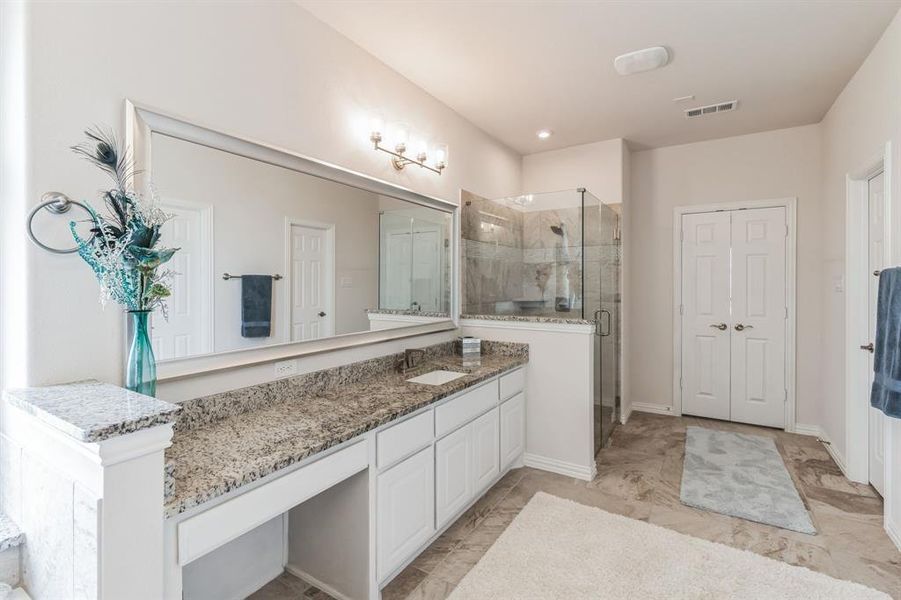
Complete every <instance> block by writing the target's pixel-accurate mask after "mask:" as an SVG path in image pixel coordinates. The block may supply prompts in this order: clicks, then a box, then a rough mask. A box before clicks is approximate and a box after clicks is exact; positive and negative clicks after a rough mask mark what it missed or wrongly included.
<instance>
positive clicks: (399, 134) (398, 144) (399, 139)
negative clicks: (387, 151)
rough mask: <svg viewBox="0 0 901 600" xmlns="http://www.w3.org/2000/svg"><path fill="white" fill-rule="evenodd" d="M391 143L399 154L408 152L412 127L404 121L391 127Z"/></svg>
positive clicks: (397, 122)
mask: <svg viewBox="0 0 901 600" xmlns="http://www.w3.org/2000/svg"><path fill="white" fill-rule="evenodd" d="M391 141H392V142H393V143H394V148H395V150H396V151H397V152H398V153H399V154H403V153H404V152H405V151H406V150H407V142H408V141H410V125H408V124H407V123H404V122H403V121H396V122H395V123H393V124H392V125H391Z"/></svg>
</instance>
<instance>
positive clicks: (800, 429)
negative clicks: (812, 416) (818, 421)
mask: <svg viewBox="0 0 901 600" xmlns="http://www.w3.org/2000/svg"><path fill="white" fill-rule="evenodd" d="M789 433H797V434H798V435H810V436H813V437H818V438H820V439H823V430H822V429H821V428H820V426H819V425H804V424H803V423H795V430H794V431H791V432H789Z"/></svg>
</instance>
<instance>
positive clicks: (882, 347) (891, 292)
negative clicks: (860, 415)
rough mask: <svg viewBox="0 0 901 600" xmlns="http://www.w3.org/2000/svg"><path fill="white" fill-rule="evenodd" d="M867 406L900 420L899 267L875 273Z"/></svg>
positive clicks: (900, 270)
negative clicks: (876, 285) (870, 386)
mask: <svg viewBox="0 0 901 600" xmlns="http://www.w3.org/2000/svg"><path fill="white" fill-rule="evenodd" d="M875 351H876V355H875V357H874V361H873V371H874V376H873V389H872V391H871V392H870V405H871V406H873V407H874V408H878V409H879V410H881V411H882V412H884V413H885V414H886V415H888V416H890V417H895V418H899V419H901V267H893V268H891V269H885V270H884V271H882V273H880V274H879V300H878V303H877V305H876V348H875Z"/></svg>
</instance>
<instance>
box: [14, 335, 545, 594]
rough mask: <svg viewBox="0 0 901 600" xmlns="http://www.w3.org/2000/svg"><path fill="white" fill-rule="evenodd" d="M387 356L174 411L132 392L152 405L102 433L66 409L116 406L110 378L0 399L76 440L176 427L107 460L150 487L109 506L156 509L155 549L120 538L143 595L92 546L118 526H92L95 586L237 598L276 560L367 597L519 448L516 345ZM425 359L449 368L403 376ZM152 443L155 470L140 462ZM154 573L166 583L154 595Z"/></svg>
mask: <svg viewBox="0 0 901 600" xmlns="http://www.w3.org/2000/svg"><path fill="white" fill-rule="evenodd" d="M397 362H398V355H389V356H386V357H380V358H377V359H372V360H368V361H363V362H359V363H354V364H350V365H345V366H342V367H338V368H335V369H329V370H325V371H319V372H315V373H310V374H307V375H301V376H298V377H296V378H289V379H285V380H279V381H276V382H271V383H267V384H263V385H259V386H252V387H250V388H246V389H243V390H236V391H231V392H228V393H226V394H219V395H214V396H209V397H205V398H199V399H196V400H192V401H188V402H185V403H183V404H182V405H181V411H180V413H178V418H177V421H175V422H174V424H173V423H172V419H173V418H174V416H175V415H176V414H177V413H176V411H178V407H176V406H174V405H171V404H167V403H164V402H159V401H155V400H152V399H146V400H144V399H143V397H136V396H135V395H132V396H135V397H134V398H131V396H130V398H131V401H133V402H147V404H146V405H145V407H144V409H145V410H147V411H149V412H147V414H146V415H144V416H142V417H141V418H130V419H129V420H128V423H127V424H121V425H120V427H119V428H117V427H115V426H114V425H112V424H111V423H110V422H106V423H105V424H104V425H103V431H104V432H105V433H104V434H103V435H108V436H109V437H104V438H103V439H102V441H99V438H98V436H99V435H101V434H100V433H97V431H94V430H91V431H93V433H85V432H86V431H88V430H86V429H85V428H84V427H85V425H84V424H83V423H82V424H78V423H77V422H75V423H73V421H77V419H76V418H74V415H77V414H78V407H80V406H85V405H86V404H90V405H92V406H94V407H95V410H96V411H98V416H99V415H101V414H102V413H103V410H104V404H105V403H108V404H109V405H108V406H107V407H106V408H107V410H108V411H115V410H116V406H115V405H114V404H113V403H116V402H119V403H120V404H119V409H118V410H119V412H120V413H121V411H122V408H121V401H122V399H123V396H122V395H116V394H115V393H114V390H115V389H116V388H113V387H112V386H106V385H103V384H90V383H89V384H76V385H73V386H71V388H70V389H69V392H70V394H69V395H67V390H66V386H56V387H54V388H52V392H47V391H46V390H47V389H46V388H44V390H43V391H42V390H41V389H40V388H39V389H35V390H24V391H19V392H11V393H9V394H8V395H7V400H6V402H5V405H4V410H5V411H6V413H7V414H13V416H14V418H13V422H14V423H16V424H17V425H19V427H18V428H17V431H23V430H24V429H23V427H22V425H23V424H24V423H23V422H24V421H27V426H28V427H29V428H31V429H32V430H35V431H41V432H42V435H44V436H50V437H52V438H54V439H60V440H62V439H63V438H69V440H67V441H66V442H65V444H67V445H71V444H75V445H77V446H83V447H84V450H83V451H84V452H90V451H92V450H91V449H92V448H96V447H98V445H102V444H104V443H106V444H117V445H119V446H122V445H124V444H127V443H128V442H130V441H131V439H133V437H134V436H142V435H147V432H148V431H153V430H164V432H166V431H171V430H172V429H173V428H174V435H173V436H172V439H171V446H170V447H168V448H166V449H165V450H163V446H162V445H157V446H156V448H157V449H156V450H155V451H152V452H150V453H148V454H147V455H144V456H141V458H140V460H139V461H138V463H135V464H134V466H135V468H134V469H129V468H128V465H129V464H131V463H132V459H128V458H125V459H124V460H122V461H119V462H117V463H116V464H117V465H118V466H119V469H118V470H117V471H116V473H117V476H118V477H120V478H122V479H123V480H130V481H131V487H132V489H140V490H143V493H144V494H150V493H157V494H158V495H157V496H156V497H157V498H158V499H159V503H158V504H157V510H156V511H152V510H147V507H146V499H145V501H144V502H142V503H141V505H140V507H137V508H138V509H140V510H136V511H135V512H134V514H133V515H131V516H129V515H127V514H126V513H127V505H125V504H122V503H116V502H115V501H113V503H112V505H111V506H114V507H116V510H117V511H125V512H123V513H121V514H119V515H118V517H117V518H118V519H119V522H120V523H128V524H129V525H128V527H129V530H130V531H131V532H140V531H151V530H153V529H154V524H153V523H152V522H147V521H148V520H150V519H154V515H155V518H156V526H158V527H159V529H160V533H161V535H160V536H159V538H158V539H157V538H155V537H154V536H153V535H147V536H144V537H143V538H140V539H138V538H135V539H134V541H135V542H136V543H138V542H139V543H140V544H141V547H142V549H141V550H140V551H139V553H140V554H141V555H149V554H152V552H153V550H152V547H153V546H154V545H155V546H156V548H157V550H158V553H159V555H158V556H156V557H153V558H154V560H148V561H144V562H143V563H141V561H138V560H135V550H134V549H133V548H131V549H128V550H127V552H128V553H129V555H130V560H129V561H128V563H129V565H131V566H130V570H129V571H128V572H126V573H123V574H120V575H119V576H118V578H119V579H122V577H127V579H128V580H130V581H132V582H141V581H145V582H150V585H147V586H145V589H146V590H148V591H147V592H146V594H147V595H146V596H144V595H142V594H143V592H141V591H139V590H137V589H136V587H134V586H137V583H133V584H128V583H125V582H122V581H118V582H116V581H112V580H110V581H107V578H110V579H116V578H117V575H115V574H111V573H106V574H104V571H106V569H105V568H100V567H99V565H102V564H104V560H103V559H102V557H101V554H102V550H101V551H96V549H98V548H99V549H104V548H107V547H108V546H112V547H113V548H114V547H115V544H114V543H113V542H114V541H115V540H114V539H113V538H114V537H115V536H117V535H118V536H120V537H123V534H124V533H125V532H121V531H117V532H114V531H112V530H105V529H104V528H102V527H98V528H96V531H95V537H94V538H93V539H94V542H95V543H94V545H93V547H94V548H95V551H96V554H97V560H96V562H94V563H93V564H94V565H96V566H95V569H96V571H97V572H98V573H100V575H99V576H98V578H97V585H96V597H100V596H103V597H111V595H110V593H109V592H110V591H113V590H118V591H121V590H122V589H124V588H123V587H122V586H130V587H129V589H130V594H131V595H130V596H129V597H133V598H136V597H148V598H157V597H160V595H162V597H165V598H173V599H174V598H182V597H183V598H186V599H189V598H225V597H229V598H230V597H235V598H237V597H242V596H243V595H246V594H248V593H251V592H252V591H254V589H256V588H257V587H259V586H261V585H263V584H264V583H265V582H266V581H268V580H269V579H271V578H274V577H275V576H277V575H278V574H279V573H280V572H281V571H282V569H283V568H286V569H287V570H289V571H290V572H292V573H294V574H295V575H298V576H300V577H302V578H304V579H306V580H307V581H309V582H310V583H313V584H314V585H317V586H318V587H320V588H321V589H324V590H325V591H327V592H329V593H331V594H332V595H334V596H335V597H339V598H371V599H374V598H378V597H379V589H380V588H381V587H383V586H384V585H385V584H387V583H388V582H389V581H390V580H391V579H392V578H393V576H394V575H396V574H397V573H398V572H399V571H400V570H401V569H403V568H404V567H405V566H406V565H407V564H408V563H409V562H410V561H411V560H413V559H414V558H415V557H416V556H417V555H418V554H419V553H420V552H421V551H422V550H423V549H424V548H425V547H426V546H427V545H428V544H429V543H430V542H431V541H433V540H434V539H435V538H436V537H437V536H438V535H439V534H440V533H441V532H442V531H443V530H444V529H445V528H447V527H448V526H449V525H450V524H451V523H453V521H454V520H455V519H456V518H457V517H458V516H459V515H460V514H462V513H463V512H464V511H465V510H466V509H467V508H468V507H469V506H471V505H472V504H473V503H474V502H475V501H476V500H477V499H478V498H479V497H480V496H481V495H482V494H483V493H484V492H485V491H486V490H487V489H488V488H490V487H491V486H492V485H493V484H494V483H495V482H496V481H497V480H498V479H500V478H501V477H502V476H503V475H504V474H505V473H506V472H507V471H508V470H509V469H510V468H512V467H515V466H518V465H520V464H521V462H522V457H523V452H524V449H525V369H526V368H527V367H526V365H527V362H528V347H527V346H525V345H523V344H506V343H490V342H489V343H486V345H485V351H484V354H483V356H482V358H481V361H480V364H478V365H476V366H472V365H470V364H469V363H467V365H466V366H464V365H463V363H462V360H461V359H459V358H458V357H456V356H454V355H453V354H452V344H450V343H445V344H439V345H436V346H431V347H428V348H426V349H425V355H424V356H423V358H422V360H421V363H420V364H419V365H418V366H417V367H416V368H414V369H408V370H406V372H404V373H401V372H398V371H397V370H396V368H395V367H396V365H397ZM436 371H444V372H452V373H455V374H458V375H456V376H454V378H453V379H452V380H450V381H447V382H446V383H442V384H439V385H428V384H423V383H412V382H409V381H408V380H409V379H413V378H416V377H418V376H421V375H423V374H428V373H432V372H436ZM88 396H92V397H91V398H88ZM49 397H52V398H53V402H52V403H49V402H48V401H47V398H49ZM154 410H156V411H159V414H154V413H153V411H154ZM120 416H121V415H120ZM123 423H124V421H123ZM145 426H146V427H145ZM92 438H96V439H97V440H98V441H91V440H92ZM22 443H23V444H26V445H27V444H28V442H27V441H25V440H23V441H22ZM100 454H103V453H102V452H101V453H100ZM148 456H150V457H152V458H151V460H150V462H153V463H155V464H157V465H158V466H159V469H160V472H158V473H155V474H153V473H151V472H150V471H149V470H148V469H147V463H148V460H147V457H148ZM163 456H165V461H163ZM58 458H59V459H60V460H62V456H60V457H58ZM110 468H112V467H110ZM151 475H152V477H150V476H151ZM148 478H149V479H151V480H152V481H146V479H148ZM74 485H77V486H78V487H82V486H81V484H79V483H78V482H75V484H74ZM154 490H155V492H154ZM102 494H103V492H102V490H101V491H100V497H99V498H95V497H94V496H96V494H94V495H91V497H92V498H93V499H94V503H93V504H92V506H94V510H95V516H97V517H98V518H99V519H100V521H104V519H105V517H106V516H107V515H105V514H104V513H105V510H106V506H105V500H104V498H103V496H102ZM23 500H24V498H23ZM110 500H113V499H112V498H111V499H110ZM28 501H34V502H52V499H46V498H44V499H42V498H36V497H32V498H29V499H28ZM141 507H143V508H141ZM74 518H78V516H77V515H76V516H75V517H74ZM272 532H275V535H274V536H273V535H271V534H272ZM279 533H280V535H279ZM107 536H111V537H110V539H109V541H108V540H107ZM127 537H128V536H127V535H125V536H124V537H123V539H122V540H121V541H120V543H123V544H124V543H125V541H126V539H127ZM154 539H157V543H156V544H154ZM273 539H275V540H277V543H276V544H272V543H267V544H261V542H262V541H263V540H269V541H270V542H271V540H273ZM120 550H121V551H126V548H124V547H121V548H120ZM155 578H157V581H158V584H159V585H161V586H162V590H161V592H160V593H157V594H154V589H156V590H159V589H160V588H159V587H158V586H157V585H153V582H154V579H155ZM117 586H118V587H117ZM240 586H245V587H244V589H242V588H241V587H240ZM89 595H91V596H93V594H89ZM112 596H115V594H113V595H112Z"/></svg>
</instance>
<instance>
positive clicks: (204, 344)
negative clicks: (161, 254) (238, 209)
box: [151, 201, 213, 360]
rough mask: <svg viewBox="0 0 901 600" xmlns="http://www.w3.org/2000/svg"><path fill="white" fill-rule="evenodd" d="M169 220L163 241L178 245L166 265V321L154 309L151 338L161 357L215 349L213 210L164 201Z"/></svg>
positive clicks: (166, 357)
mask: <svg viewBox="0 0 901 600" xmlns="http://www.w3.org/2000/svg"><path fill="white" fill-rule="evenodd" d="M160 208H161V209H162V210H163V211H164V212H166V213H167V214H169V215H172V217H171V219H170V220H169V221H168V222H167V223H166V226H165V227H163V228H162V236H161V238H160V246H161V247H164V248H180V250H179V251H178V252H176V253H175V256H173V257H172V260H171V261H170V262H169V263H168V264H167V265H166V268H167V269H168V270H169V271H171V272H172V277H171V281H170V289H171V290H172V296H171V298H170V300H169V302H168V317H169V318H168V320H167V319H166V318H164V316H163V315H162V314H158V313H154V315H153V317H152V318H151V332H152V333H151V343H152V345H153V354H154V356H155V357H156V358H157V360H167V359H171V358H182V357H185V356H191V355H195V354H207V353H209V352H212V348H213V340H212V327H211V324H210V319H209V314H210V313H209V308H208V307H209V306H210V296H211V294H210V289H211V279H210V278H211V273H210V264H209V260H208V259H209V257H210V256H212V247H211V237H212V236H211V235H210V230H211V226H212V223H211V220H212V219H211V215H210V212H211V211H210V207H209V206H192V205H189V204H183V203H179V202H171V201H170V202H163V203H161V204H160Z"/></svg>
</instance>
